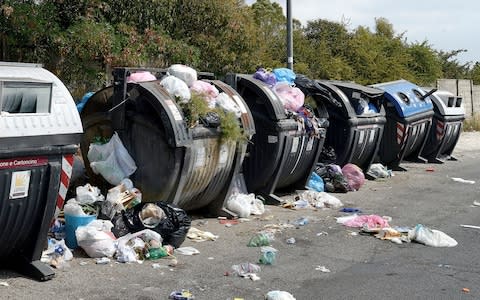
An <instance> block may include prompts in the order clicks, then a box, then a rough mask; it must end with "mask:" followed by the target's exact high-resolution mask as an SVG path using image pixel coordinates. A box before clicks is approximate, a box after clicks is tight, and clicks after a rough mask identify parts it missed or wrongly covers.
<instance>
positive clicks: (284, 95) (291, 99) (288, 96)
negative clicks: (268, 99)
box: [273, 82, 305, 111]
mask: <svg viewBox="0 0 480 300" xmlns="http://www.w3.org/2000/svg"><path fill="white" fill-rule="evenodd" d="M273 91H274V92H275V93H276V94H277V95H278V97H279V98H280V100H282V103H283V107H284V108H285V109H287V110H290V111H297V110H298V109H299V108H300V107H302V106H303V103H304V102H305V94H304V93H303V92H302V91H301V90H300V89H299V88H296V87H292V86H290V85H289V84H288V83H286V82H280V83H277V84H276V85H275V86H274V87H273Z"/></svg>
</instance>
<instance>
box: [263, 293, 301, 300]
mask: <svg viewBox="0 0 480 300" xmlns="http://www.w3.org/2000/svg"><path fill="white" fill-rule="evenodd" d="M265 299H266V300H295V297H293V295H292V294H290V293H289V292H285V291H270V292H268V293H267V295H265Z"/></svg>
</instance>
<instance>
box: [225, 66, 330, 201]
mask: <svg viewBox="0 0 480 300" xmlns="http://www.w3.org/2000/svg"><path fill="white" fill-rule="evenodd" d="M225 80H226V82H227V83H228V84H229V85H231V86H232V87H233V88H234V89H235V90H236V91H237V92H238V93H239V94H240V95H241V96H242V98H243V99H244V100H245V102H246V103H247V105H248V107H249V108H250V111H251V113H252V115H253V119H254V123H255V135H254V136H253V138H252V140H251V143H249V144H248V148H247V156H246V157H245V160H244V162H243V174H244V176H245V183H246V186H247V189H248V191H249V192H251V193H255V194H258V195H261V196H262V197H264V198H265V200H266V201H267V202H268V203H279V202H281V199H280V198H279V197H278V196H276V195H275V192H276V191H277V193H278V192H282V190H283V191H288V190H292V189H304V188H305V185H306V183H307V181H308V179H309V177H310V174H311V172H312V170H313V168H314V167H315V164H316V162H317V160H318V156H319V154H320V151H321V149H322V146H323V143H324V141H325V132H326V126H328V122H327V121H326V119H327V116H326V115H325V116H322V118H317V120H316V121H317V123H318V124H319V126H320V128H319V132H318V135H312V134H311V132H309V131H308V130H307V128H306V127H305V126H303V125H302V124H303V121H302V120H300V119H301V118H298V116H296V114H295V113H294V112H289V111H286V110H285V108H284V106H283V103H282V101H281V99H280V98H279V96H278V95H277V94H276V93H275V92H274V91H273V90H272V89H271V88H270V87H269V86H268V85H267V84H266V83H264V82H262V81H260V80H258V79H255V78H253V76H252V75H246V74H227V76H226V78H225Z"/></svg>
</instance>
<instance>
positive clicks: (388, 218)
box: [382, 216, 392, 222]
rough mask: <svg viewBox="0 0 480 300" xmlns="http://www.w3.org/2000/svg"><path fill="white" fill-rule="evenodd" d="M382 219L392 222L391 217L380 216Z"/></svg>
mask: <svg viewBox="0 0 480 300" xmlns="http://www.w3.org/2000/svg"><path fill="white" fill-rule="evenodd" d="M382 219H384V220H385V221H387V222H392V217H390V216H382Z"/></svg>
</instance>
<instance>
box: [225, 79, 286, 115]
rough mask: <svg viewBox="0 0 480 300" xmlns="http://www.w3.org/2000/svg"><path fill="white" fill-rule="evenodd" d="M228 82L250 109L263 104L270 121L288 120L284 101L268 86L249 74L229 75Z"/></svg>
mask: <svg viewBox="0 0 480 300" xmlns="http://www.w3.org/2000/svg"><path fill="white" fill-rule="evenodd" d="M226 82H227V83H228V84H229V85H231V86H232V87H233V88H234V89H235V90H237V91H238V92H239V94H240V95H241V96H242V97H243V99H244V100H245V101H246V102H247V104H248V106H249V107H250V108H251V106H252V104H254V103H262V104H263V105H265V109H266V110H267V114H268V117H269V118H270V119H272V120H277V121H278V120H283V119H287V115H286V114H285V109H284V107H283V103H282V100H280V97H279V96H278V95H277V94H276V93H275V92H274V91H273V90H272V89H271V88H270V87H269V86H268V84H266V83H264V82H262V81H260V80H258V79H255V78H253V75H247V74H227V77H226Z"/></svg>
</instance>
